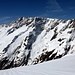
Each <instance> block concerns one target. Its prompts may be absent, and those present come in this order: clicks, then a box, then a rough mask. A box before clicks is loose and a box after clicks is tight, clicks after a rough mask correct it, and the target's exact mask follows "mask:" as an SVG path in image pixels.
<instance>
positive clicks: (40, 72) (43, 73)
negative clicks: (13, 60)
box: [0, 54, 75, 75]
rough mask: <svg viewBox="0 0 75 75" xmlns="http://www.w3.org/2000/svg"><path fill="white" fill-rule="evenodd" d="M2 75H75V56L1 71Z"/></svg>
mask: <svg viewBox="0 0 75 75" xmlns="http://www.w3.org/2000/svg"><path fill="white" fill-rule="evenodd" d="M0 75H75V54H74V55H68V56H65V57H63V58H61V59H58V60H52V61H48V62H44V63H41V64H37V65H31V66H21V67H18V68H13V69H8V70H1V71H0Z"/></svg>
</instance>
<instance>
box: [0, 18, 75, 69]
mask: <svg viewBox="0 0 75 75" xmlns="http://www.w3.org/2000/svg"><path fill="white" fill-rule="evenodd" d="M74 42H75V20H59V19H51V18H39V17H27V18H25V17H21V18H19V19H18V20H16V21H15V22H12V23H10V24H8V25H3V26H1V27H0V69H8V68H12V67H18V66H23V65H31V64H37V63H42V62H44V61H49V60H54V59H57V58H61V57H63V56H65V55H67V54H72V53H75V44H74Z"/></svg>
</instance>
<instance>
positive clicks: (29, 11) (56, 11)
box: [0, 0, 75, 24]
mask: <svg viewBox="0 0 75 75" xmlns="http://www.w3.org/2000/svg"><path fill="white" fill-rule="evenodd" d="M74 14H75V0H0V24H1V23H9V22H11V21H13V20H15V19H17V18H18V17H22V16H24V17H35V16H36V17H50V18H58V19H72V18H75V15H74Z"/></svg>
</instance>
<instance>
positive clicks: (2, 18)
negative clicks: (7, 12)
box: [0, 16, 12, 24]
mask: <svg viewBox="0 0 75 75" xmlns="http://www.w3.org/2000/svg"><path fill="white" fill-rule="evenodd" d="M10 19H12V17H10V16H6V17H1V18H0V24H1V23H7V22H10Z"/></svg>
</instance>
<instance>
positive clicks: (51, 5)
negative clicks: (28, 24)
mask: <svg viewBox="0 0 75 75" xmlns="http://www.w3.org/2000/svg"><path fill="white" fill-rule="evenodd" d="M62 11H63V9H62V8H61V7H60V5H59V3H58V2H57V1H56V0H48V2H47V6H46V12H47V13H50V12H62Z"/></svg>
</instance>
